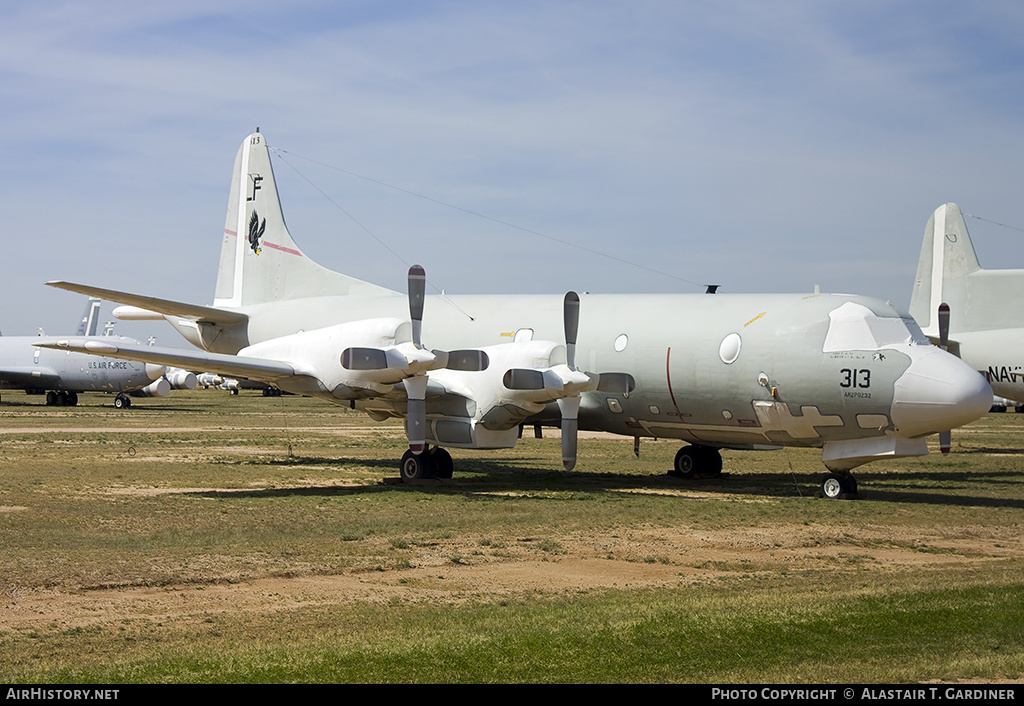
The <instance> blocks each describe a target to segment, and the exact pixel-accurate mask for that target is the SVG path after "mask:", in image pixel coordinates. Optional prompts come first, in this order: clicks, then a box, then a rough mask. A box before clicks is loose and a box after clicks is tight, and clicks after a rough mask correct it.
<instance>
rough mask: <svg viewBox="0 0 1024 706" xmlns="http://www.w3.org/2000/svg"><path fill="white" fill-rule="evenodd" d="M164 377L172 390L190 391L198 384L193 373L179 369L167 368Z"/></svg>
mask: <svg viewBox="0 0 1024 706" xmlns="http://www.w3.org/2000/svg"><path fill="white" fill-rule="evenodd" d="M164 377H165V378H167V382H168V383H170V385H171V389H172V390H191V389H192V388H194V387H195V386H196V385H197V384H198V383H199V380H198V378H196V374H195V373H193V372H191V371H189V370H182V369H181V368H168V369H167V372H166V373H165V374H164Z"/></svg>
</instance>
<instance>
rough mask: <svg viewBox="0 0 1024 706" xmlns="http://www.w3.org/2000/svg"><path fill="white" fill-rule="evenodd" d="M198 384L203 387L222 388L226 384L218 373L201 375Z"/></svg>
mask: <svg viewBox="0 0 1024 706" xmlns="http://www.w3.org/2000/svg"><path fill="white" fill-rule="evenodd" d="M196 382H198V384H200V385H202V386H203V387H220V386H221V385H223V384H224V378H223V377H221V376H220V375H218V374H217V373H199V375H197V376H196Z"/></svg>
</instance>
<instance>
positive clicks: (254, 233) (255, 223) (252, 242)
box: [249, 210, 267, 255]
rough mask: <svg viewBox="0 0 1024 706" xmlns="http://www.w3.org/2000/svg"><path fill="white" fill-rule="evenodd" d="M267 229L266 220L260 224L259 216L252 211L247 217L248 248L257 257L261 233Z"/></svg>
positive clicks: (261, 238)
mask: <svg viewBox="0 0 1024 706" xmlns="http://www.w3.org/2000/svg"><path fill="white" fill-rule="evenodd" d="M266 229H267V219H266V218H264V219H263V222H260V216H259V214H258V213H256V211H255V210H253V212H252V215H251V216H250V217H249V247H250V248H252V251H253V252H254V253H256V254H257V255H259V254H260V241H262V240H263V231H265V230H266Z"/></svg>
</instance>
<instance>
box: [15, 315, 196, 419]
mask: <svg viewBox="0 0 1024 706" xmlns="http://www.w3.org/2000/svg"><path fill="white" fill-rule="evenodd" d="M99 304H100V300H99V299H90V301H89V303H88V304H87V305H86V309H85V314H84V315H83V317H82V321H81V323H80V324H79V326H78V332H77V335H78V340H81V341H84V342H85V343H86V344H87V345H96V344H97V342H103V343H104V344H110V343H111V342H113V341H116V342H117V343H118V344H121V345H133V344H138V343H139V342H138V341H136V340H134V339H131V338H123V337H120V336H117V337H113V336H96V335H95V334H96V326H97V323H98V314H99ZM40 340H42V338H41V337H39V336H0V389H3V390H25V391H26V392H27V393H28V394H44V393H45V394H46V404H47V405H68V406H74V405H77V404H78V395H79V393H81V392H117V393H118V394H117V396H116V397H115V398H114V407H115V408H116V409H124V408H127V407H130V406H131V397H129V394H131V395H136V396H140V397H157V396H163V395H166V394H168V393H169V392H170V390H171V388H172V387H173V386H175V385H177V384H180V380H179V378H177V377H175V378H173V380H174V382H173V383H172V382H171V381H169V380H167V379H166V378H165V374H166V373H167V372H168V370H167V369H166V368H165V367H164V366H162V365H159V364H152V363H139V362H135V361H126V360H119V359H115V358H96V357H95V356H92V355H86V354H85V353H78V352H73V351H54V350H49V349H46V348H39V347H37V346H35V345H34V344H35V343H37V342H39V341H40Z"/></svg>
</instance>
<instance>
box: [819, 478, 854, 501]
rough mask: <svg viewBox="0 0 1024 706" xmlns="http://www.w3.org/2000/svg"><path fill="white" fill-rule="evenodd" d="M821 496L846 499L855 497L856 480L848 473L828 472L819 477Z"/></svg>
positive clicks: (831, 498) (830, 498)
mask: <svg viewBox="0 0 1024 706" xmlns="http://www.w3.org/2000/svg"><path fill="white" fill-rule="evenodd" d="M821 497H823V498H828V499H829V500H846V499H850V498H856V497H857V480H856V479H855V478H854V477H853V476H852V475H851V474H849V473H829V474H828V475H827V476H825V477H824V478H822V479H821Z"/></svg>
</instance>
